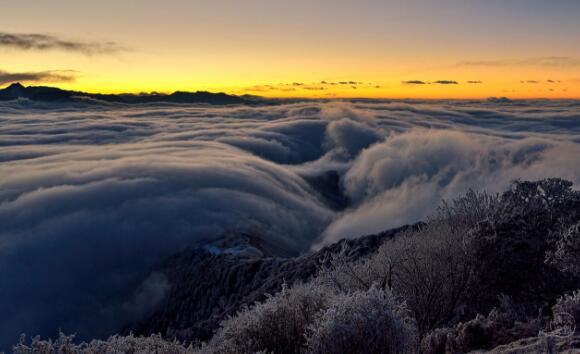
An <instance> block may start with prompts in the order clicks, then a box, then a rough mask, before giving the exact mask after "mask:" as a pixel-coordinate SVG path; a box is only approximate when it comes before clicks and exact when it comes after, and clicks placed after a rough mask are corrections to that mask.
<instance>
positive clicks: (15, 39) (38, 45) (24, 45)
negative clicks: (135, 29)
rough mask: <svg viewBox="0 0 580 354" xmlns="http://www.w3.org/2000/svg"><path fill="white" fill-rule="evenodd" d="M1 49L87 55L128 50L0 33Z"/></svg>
mask: <svg viewBox="0 0 580 354" xmlns="http://www.w3.org/2000/svg"><path fill="white" fill-rule="evenodd" d="M0 48H10V49H18V50H39V51H45V50H61V51H67V52H78V53H82V54H87V55H94V54H114V53H118V52H121V51H124V50H126V49H125V48H124V47H122V46H120V45H119V44H117V43H115V42H85V41H74V40H69V39H64V38H60V37H57V36H53V35H48V34H39V33H8V32H0Z"/></svg>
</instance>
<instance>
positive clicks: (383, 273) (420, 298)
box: [319, 191, 497, 333]
mask: <svg viewBox="0 0 580 354" xmlns="http://www.w3.org/2000/svg"><path fill="white" fill-rule="evenodd" d="M496 204H497V198H496V197H492V196H489V195H487V194H484V193H476V192H473V191H470V192H468V193H467V194H466V195H465V196H464V197H462V198H458V199H456V200H455V201H453V202H452V203H444V204H443V205H442V206H441V207H440V208H439V209H438V212H437V213H436V214H435V215H434V216H433V217H431V218H430V219H429V220H427V222H426V223H424V224H421V225H418V226H416V227H414V228H408V229H407V230H406V231H403V232H402V233H401V234H399V235H397V236H396V237H395V238H394V239H393V240H390V241H388V242H385V244H383V245H382V246H381V247H380V249H379V250H378V252H377V253H376V254H375V255H374V256H372V257H371V258H369V259H364V260H361V261H358V262H355V263H352V262H349V261H348V260H347V259H346V257H342V256H341V255H335V256H333V258H332V259H331V260H330V262H327V263H330V267H326V268H322V269H321V272H320V275H319V277H320V279H322V280H324V281H325V282H326V283H327V284H330V285H332V286H334V287H336V288H337V289H338V290H339V291H355V290H367V289H369V288H370V287H371V286H372V285H373V284H378V285H379V286H380V287H382V288H385V289H390V290H392V292H393V293H394V294H395V295H397V296H400V297H401V298H403V299H404V300H405V301H406V303H407V304H408V306H409V308H410V309H411V310H412V311H413V314H414V316H415V318H416V320H417V324H418V327H419V330H420V331H421V332H422V333H425V332H427V331H429V330H432V329H433V328H436V327H438V326H440V325H442V324H445V323H447V322H448V321H450V320H451V319H452V318H453V317H454V316H456V315H457V311H458V309H459V307H460V305H461V303H462V302H463V301H464V300H465V296H466V292H467V289H468V286H469V284H470V283H473V282H474V280H473V273H474V272H473V270H474V267H475V266H476V263H474V258H473V248H472V246H471V237H470V233H469V232H470V230H471V229H472V228H474V227H475V226H476V225H477V224H478V223H479V222H480V221H481V220H486V219H487V218H488V217H489V215H490V214H491V212H492V210H493V208H494V207H495V206H496Z"/></svg>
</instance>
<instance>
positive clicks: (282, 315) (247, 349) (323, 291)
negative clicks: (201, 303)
mask: <svg viewBox="0 0 580 354" xmlns="http://www.w3.org/2000/svg"><path fill="white" fill-rule="evenodd" d="M334 296H335V295H334V292H333V291H332V290H331V289H329V288H328V287H325V286H323V285H321V284H319V283H308V284H296V285H294V286H293V287H292V288H291V289H288V288H286V287H284V288H283V289H282V291H281V292H280V293H278V294H277V295H275V296H271V297H269V298H268V299H267V300H266V301H265V302H263V303H260V304H256V305H255V306H253V307H250V308H245V309H243V310H242V311H240V312H239V313H238V314H237V315H236V316H234V317H231V318H229V319H227V320H226V321H224V322H223V323H222V325H221V328H220V329H219V330H218V332H217V333H216V335H215V336H214V337H213V338H212V340H211V341H210V342H209V343H208V344H207V345H204V346H203V347H202V348H201V352H202V353H220V354H227V353H232V354H234V353H235V354H240V353H255V352H258V351H265V352H268V353H270V352H272V353H282V354H284V353H300V352H301V350H302V349H303V347H304V343H305V337H304V333H305V332H306V328H307V327H308V326H309V325H310V324H311V323H313V322H314V319H315V317H316V315H317V314H318V313H319V312H320V311H322V310H324V309H326V308H328V307H329V306H330V305H331V303H332V300H333V298H334Z"/></svg>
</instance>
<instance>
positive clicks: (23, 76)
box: [0, 70, 77, 85]
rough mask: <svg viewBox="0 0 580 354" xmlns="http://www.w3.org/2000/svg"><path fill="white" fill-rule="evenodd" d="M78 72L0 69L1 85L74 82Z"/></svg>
mask: <svg viewBox="0 0 580 354" xmlns="http://www.w3.org/2000/svg"><path fill="white" fill-rule="evenodd" d="M76 76H77V72H76V71H73V70H48V71H36V72H15V73H11V72H7V71H3V70H0V85H4V84H7V83H12V82H17V81H21V82H53V83H54V82H72V81H75V80H76Z"/></svg>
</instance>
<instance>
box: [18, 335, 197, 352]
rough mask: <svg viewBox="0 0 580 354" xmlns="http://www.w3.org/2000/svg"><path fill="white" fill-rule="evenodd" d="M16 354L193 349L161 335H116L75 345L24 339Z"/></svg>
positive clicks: (63, 339) (65, 339)
mask: <svg viewBox="0 0 580 354" xmlns="http://www.w3.org/2000/svg"><path fill="white" fill-rule="evenodd" d="M13 353H14V354H126V353H143V354H160V353H163V354H193V353H194V350H193V348H192V347H191V346H187V347H186V346H185V345H183V344H182V343H180V342H177V341H167V340H164V339H163V338H161V336H160V335H152V336H149V337H136V336H134V335H132V334H131V335H128V336H119V335H114V336H111V337H109V338H108V339H107V340H92V341H90V342H88V343H86V342H82V343H79V344H76V343H75V342H74V335H69V336H67V335H65V334H63V333H60V334H59V337H58V338H57V339H55V340H52V339H48V340H42V339H40V338H39V337H34V338H32V340H31V341H30V343H27V341H26V337H25V336H24V335H23V336H22V337H21V339H20V343H18V344H17V345H15V346H14V348H13Z"/></svg>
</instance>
